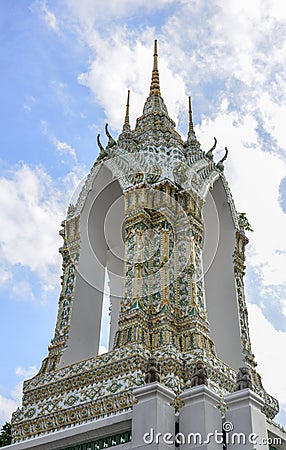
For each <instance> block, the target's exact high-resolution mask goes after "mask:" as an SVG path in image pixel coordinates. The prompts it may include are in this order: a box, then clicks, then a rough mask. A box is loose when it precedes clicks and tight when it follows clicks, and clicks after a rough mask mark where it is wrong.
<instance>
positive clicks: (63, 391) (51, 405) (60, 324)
mask: <svg viewBox="0 0 286 450" xmlns="http://www.w3.org/2000/svg"><path fill="white" fill-rule="evenodd" d="M129 108H130V92H129V91H128V96H127V105H126V114H125V119H124V124H123V128H122V132H121V134H120V135H119V136H118V139H117V140H115V139H114V138H113V137H112V136H111V134H110V132H109V129H108V125H106V127H105V132H106V135H107V138H108V143H107V145H106V146H105V147H104V146H103V145H102V144H101V141H100V136H99V135H98V138H97V141H98V145H99V148H100V152H99V156H98V158H97V160H96V162H95V164H94V165H93V167H92V169H91V171H90V173H89V174H88V176H87V178H86V181H85V184H84V186H83V188H82V190H81V192H80V194H79V197H78V199H77V201H76V203H75V204H72V205H70V206H69V208H68V213H67V217H66V220H65V221H63V223H62V229H61V231H60V234H61V236H62V237H63V246H62V248H61V249H60V252H61V254H62V257H63V274H62V289H61V294H60V298H59V308H58V316H57V323H56V329H55V334H54V337H53V339H52V341H51V344H50V346H49V351H48V356H47V357H46V358H45V359H44V361H43V363H42V366H41V369H40V371H39V373H38V374H37V375H36V376H35V377H34V378H32V379H31V380H28V381H26V382H25V384H24V396H23V406H22V407H21V408H20V409H18V410H17V411H16V412H15V413H14V415H13V440H14V442H18V441H24V440H27V439H31V438H34V437H37V438H38V439H41V438H40V436H42V437H43V438H42V439H46V441H41V442H42V444H41V445H42V447H39V448H56V447H49V446H48V443H47V442H51V439H50V438H48V437H47V436H58V434H57V433H60V432H61V431H60V430H68V432H69V433H70V436H73V431H72V430H74V433H75V434H77V433H81V431H78V430H81V429H82V428H80V425H82V426H86V427H88V426H89V427H90V430H92V429H94V428H93V427H97V428H96V429H99V428H100V427H101V428H100V429H102V430H103V429H105V428H104V427H105V424H107V422H108V420H109V421H110V420H111V419H110V416H111V417H113V418H115V419H114V420H115V422H116V420H118V421H119V422H120V420H121V421H125V422H124V423H125V425H124V426H125V428H124V427H123V428H122V427H121V428H120V430H121V431H120V432H122V433H123V431H124V433H125V438H124V441H120V442H119V441H118V440H117V441H116V439H118V433H117V435H116V436H117V437H116V439H115V438H114V439H115V441H114V443H113V444H110V442H111V441H110V442H109V441H108V442H109V444H110V445H118V444H120V443H124V442H125V443H126V442H128V441H130V439H131V434H130V433H131V432H130V430H131V428H130V427H131V425H130V423H131V422H130V421H133V422H132V423H137V422H138V421H139V419H138V417H141V416H140V414H142V410H140V404H141V403H140V402H141V401H142V398H144V399H145V400H144V402H145V401H146V402H147V403H148V402H149V401H150V402H151V403H150V405H151V406H150V407H151V409H152V408H153V407H152V404H153V403H152V401H153V400H152V401H151V400H150V399H152V398H153V397H152V395H153V394H154V392H156V395H155V394H154V395H155V397H154V398H157V400H156V401H158V402H159V403H158V404H157V403H156V405H159V404H160V405H161V404H163V403H164V402H165V403H164V404H166V405H168V407H167V406H166V408H167V409H165V410H164V411H165V412H166V411H167V412H166V417H168V418H170V417H173V419H172V420H173V422H174V424H175V423H178V420H177V419H176V417H180V414H181V413H180V411H181V409H184V407H185V408H188V407H189V406H188V405H191V400H189V397H188V395H189V394H187V393H188V392H189V391H192V389H195V388H194V386H195V385H196V381H194V380H196V379H200V377H199V375H196V373H197V371H198V370H199V369H198V366H199V365H201V367H202V368H203V371H205V373H207V378H208V382H207V384H208V387H205V388H202V389H201V390H198V394H197V395H199V396H201V397H200V398H202V399H205V400H202V401H205V402H206V404H207V405H208V406H207V408H213V409H214V408H215V409H216V413H215V415H212V417H220V418H221V410H220V409H218V408H217V406H218V405H220V406H221V409H222V410H224V408H225V409H226V408H227V404H228V403H227V402H229V404H231V405H232V404H233V403H232V402H234V403H235V401H236V400H233V398H232V397H231V396H232V395H234V394H233V392H234V391H235V389H237V372H238V370H239V368H241V367H246V368H247V371H248V375H247V376H248V377H249V380H250V379H251V385H250V384H249V383H250V381H249V383H248V385H247V387H248V388H249V387H250V386H251V394H249V392H250V390H249V389H246V390H247V395H248V396H249V395H250V397H251V395H253V396H254V397H253V398H252V397H251V399H252V400H251V401H252V403H251V405H254V406H253V408H254V409H255V408H256V409H255V411H256V410H257V411H258V409H259V408H260V409H261V408H262V413H260V412H259V414H262V416H263V417H264V419H263V420H264V421H265V420H266V419H265V418H267V420H268V421H269V422H271V420H272V419H273V417H274V416H275V415H276V414H277V412H278V409H279V408H278V402H277V401H276V400H275V399H274V398H273V397H271V396H270V395H269V394H267V393H266V392H265V390H264V388H263V386H262V383H261V379H260V376H259V374H258V373H257V371H256V363H255V360H254V356H253V353H252V351H251V343H250V338H249V327H248V318H247V308H246V302H245V296H244V281H243V277H244V271H245V246H246V244H247V242H248V239H247V237H246V234H245V229H246V228H247V221H246V219H245V216H244V215H243V214H239V213H238V212H237V211H236V208H235V205H234V202H233V198H232V196H231V192H230V189H229V186H228V183H227V180H226V178H225V175H224V161H225V160H226V157H227V153H228V150H227V149H225V156H224V157H223V158H222V159H221V160H220V161H218V162H215V156H214V152H215V148H216V144H217V142H216V139H215V143H214V145H213V147H212V148H211V149H210V150H208V151H206V152H205V151H204V150H202V149H201V146H200V143H199V142H198V140H197V138H196V134H195V131H194V126H193V117H192V105H191V99H190V98H189V130H188V134H187V139H186V140H183V139H182V137H181V136H180V135H179V133H178V132H177V131H176V126H175V123H174V122H173V120H172V119H171V118H170V117H169V115H168V111H167V107H166V105H165V103H164V100H163V98H162V96H161V92H160V81H159V70H158V54H157V42H156V41H155V45H154V62H153V70H152V78H151V86H150V93H149V96H148V98H147V100H146V102H145V105H144V108H143V114H142V115H141V116H140V117H139V118H138V119H137V121H136V126H135V128H134V129H131V126H130V123H129ZM107 280H108V284H109V292H105V291H106V289H105V287H106V284H107V283H106V282H107ZM107 297H109V302H110V330H109V351H108V352H107V353H105V354H101V355H98V350H99V343H100V333H101V322H102V305H103V301H104V299H106V298H107ZM150 358H151V359H150ZM152 358H153V363H152V362H150V361H152ZM154 361H155V362H154ZM152 364H153V365H154V367H155V369H156V370H155V372H156V373H157V375H158V376H157V378H156V377H155V378H156V380H157V382H156V380H155V382H154V385H153V384H152V383H151V384H150V386H151V385H152V386H153V387H149V386H147V385H146V386H145V382H146V380H148V376H147V375H148V373H149V372H148V370H149V369H148V370H147V368H148V367H150V365H151V366H152ZM152 367H153V366H152ZM146 371H147V375H146ZM149 375H150V373H149ZM196 377H197V378H196ZM150 379H151V381H152V380H153V379H152V377H151V378H150ZM153 381H154V380H153ZM158 381H160V383H158ZM199 384H201V383H199ZM202 384H206V383H204V382H202ZM152 389H153V390H152ZM204 389H205V390H204ZM248 391H249V392H248ZM192 392H194V391H192ZM210 392H211V393H210ZM242 392H244V391H242ZM229 395H230V399H229V398H228V397H227V396H229ZM148 396H149V397H148ZM156 396H157V397H156ZM250 397H249V398H250ZM247 398H248V397H247ZM206 399H207V400H206ZM210 399H211V400H210ZM257 399H258V400H257ZM154 401H155V400H154ZM192 401H193V400H192ZM247 401H248V400H247ZM249 401H250V400H249ZM160 402H161V403H160ZM259 402H261V403H259ZM147 403H146V404H147ZM235 404H236V403H235ZM184 405H185V406H184ZM223 405H224V406H223ZM257 405H258V406H257ZM259 405H261V407H260V406H259ZM192 407H193V408H195V407H196V406H192ZM258 407H259V408H258ZM158 408H159V406H158ZM231 408H232V406H231V407H230V409H231ZM250 409H251V408H250ZM250 409H249V410H250ZM138 411H139V412H138ZM184 411H187V409H185V410H184ZM231 411H232V409H231ZM251 411H252V410H251ZM146 414H147V415H148V411H147V412H146ZM164 414H165V413H164ZM172 414H173V416H172ZM206 414H207V413H206ZM257 414H258V413H257ZM122 417H123V419H122ZM185 417H186V418H187V417H188V414H185V413H184V412H182V415H181V418H182V419H181V420H182V422H181V423H182V424H184V423H185V422H184V420H185ZM259 417H260V416H259ZM116 418H117V419H116ZM119 418H121V419H120V420H119ZM140 420H141V419H140ZM142 420H143V419H142ZM144 420H145V419H144ZM144 420H143V422H144ZM154 420H155V419H154ZM156 420H157V419H156ZM166 420H167V419H166ZM168 420H169V419H168ZM172 420H171V419H170V424H171V423H173V422H172ZM186 420H187V419H186ZM216 420H217V419H216ZM219 420H220V419H219ZM105 421H107V422H105ZM128 421H129V422H130V423H129V422H128ZM176 421H177V422H176ZM127 422H128V423H129V425H127ZM139 422H140V421H139ZM108 423H109V422H108ZM116 423H117V422H116ZM120 423H121V422H120ZM122 423H123V422H122ZM140 423H141V422H140ZM166 423H167V422H166ZM168 423H169V422H168ZM261 423H262V422H261ZM83 424H85V425H83ZM98 424H101V425H98ZM106 426H107V425H106ZM170 426H171V425H170ZM182 426H183V425H182ZM98 427H99V428H98ZM132 427H133V425H132ZM132 430H133V428H132ZM265 430H266V428H265ZM117 431H118V430H117ZM135 432H136V430H135ZM97 433H99V431H97ZM122 433H121V434H122ZM124 433H123V434H124ZM126 433H127V434H126ZM128 433H129V434H128ZM123 434H122V435H123ZM103 435H104V433H103ZM97 436H100V433H99V434H97ZM105 436H106V432H105ZM49 439H50V441H49ZM81 439H82V442H87V439H88V438H87V437H86V436H85V437H82V438H81ZM102 439H103V438H102ZM122 439H123V438H122ZM103 441H104V439H103ZM103 441H102V442H103ZM27 442H29V441H27ZM71 442H72V443H74V442H80V440H77V441H72V438H71V440H70V441H69V443H71ZM104 442H105V443H102V444H96V446H95V444H90V447H87V446H86V447H78V448H86V449H87V448H103V447H108V446H110V445H109V444H108V442H107V441H104ZM136 442H137V444H136ZM138 442H139V441H138V436H135V435H134V430H133V431H132V447H134V448H135V447H140V445H139V444H138ZM45 445H46V447H45ZM61 445H62V446H60V445H59V447H58V448H65V447H63V444H61ZM84 445H85V444H84ZM86 445H87V444H86ZM92 445H93V447H92ZM100 445H102V446H103V447H100ZM130 445H131V444H130ZM142 445H143V444H142ZM21 448H22V447H21ZM23 448H29V447H23ZM35 448H38V447H35ZM66 448H68V446H67V445H66ZM70 448H76V447H71V444H70ZM154 448H155V447H154ZM206 448H207V447H206ZM213 448H216V447H213Z"/></svg>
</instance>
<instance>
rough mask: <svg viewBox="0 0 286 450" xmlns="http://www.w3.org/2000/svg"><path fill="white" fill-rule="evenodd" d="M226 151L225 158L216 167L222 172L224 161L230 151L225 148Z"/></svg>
mask: <svg viewBox="0 0 286 450" xmlns="http://www.w3.org/2000/svg"><path fill="white" fill-rule="evenodd" d="M224 149H225V154H224V157H223V158H222V159H221V160H220V161H219V162H218V163H217V165H216V167H217V169H219V170H220V171H221V172H223V170H224V165H223V163H224V161H225V160H226V158H227V155H228V149H227V147H225V148H224Z"/></svg>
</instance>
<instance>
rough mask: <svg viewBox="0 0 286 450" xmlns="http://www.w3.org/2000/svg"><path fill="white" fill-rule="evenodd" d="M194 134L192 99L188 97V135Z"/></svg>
mask: <svg viewBox="0 0 286 450" xmlns="http://www.w3.org/2000/svg"><path fill="white" fill-rule="evenodd" d="M193 132H194V124H193V111H192V98H191V97H189V133H193Z"/></svg>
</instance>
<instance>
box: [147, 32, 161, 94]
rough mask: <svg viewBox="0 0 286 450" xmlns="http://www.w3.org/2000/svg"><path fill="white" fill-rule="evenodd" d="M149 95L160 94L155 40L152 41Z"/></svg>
mask: <svg viewBox="0 0 286 450" xmlns="http://www.w3.org/2000/svg"><path fill="white" fill-rule="evenodd" d="M151 95H161V92H160V81H159V70H158V53H157V40H155V41H154V61H153V70H152V79H151V86H150V94H149V96H151Z"/></svg>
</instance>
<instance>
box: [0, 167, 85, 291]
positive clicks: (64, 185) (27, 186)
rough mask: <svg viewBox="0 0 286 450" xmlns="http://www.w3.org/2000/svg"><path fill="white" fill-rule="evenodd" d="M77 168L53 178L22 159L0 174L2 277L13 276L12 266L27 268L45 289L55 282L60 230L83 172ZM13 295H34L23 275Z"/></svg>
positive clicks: (56, 278) (5, 279)
mask: <svg viewBox="0 0 286 450" xmlns="http://www.w3.org/2000/svg"><path fill="white" fill-rule="evenodd" d="M80 172H81V170H80V168H79V167H76V168H75V170H74V171H72V172H70V173H68V174H67V175H66V177H65V178H63V179H60V180H53V179H52V178H51V177H50V176H49V175H48V174H47V173H46V172H45V170H44V169H43V168H42V167H39V166H37V167H35V168H31V167H29V166H28V165H26V164H23V165H22V166H19V167H18V168H17V169H15V170H14V171H11V173H10V174H9V177H1V178H0V190H1V193H2V195H1V197H0V208H1V216H0V228H1V230H2V231H1V236H0V247H1V253H2V256H1V263H2V265H4V266H5V270H4V271H3V269H1V270H2V272H1V273H2V281H6V282H7V281H8V280H11V273H12V272H13V267H17V266H19V265H20V266H23V267H28V268H29V269H30V271H31V272H33V273H35V274H36V275H37V276H38V277H39V279H40V280H41V281H42V282H43V284H44V286H43V288H44V290H46V291H49V290H51V289H52V286H55V285H56V284H57V283H58V274H59V269H60V262H61V258H60V255H59V253H58V248H59V247H60V245H62V238H61V237H60V236H59V234H58V230H59V228H60V224H61V221H62V220H63V218H64V217H65V209H66V206H67V204H68V201H69V199H70V196H71V194H72V192H73V190H74V188H75V186H77V184H78V181H79V179H80V176H81V175H82V174H81V173H80ZM12 289H13V292H14V294H15V295H17V296H19V295H20V296H23V295H24V294H25V295H27V296H28V297H33V294H32V291H31V287H30V286H29V284H28V283H27V281H26V280H24V279H23V280H22V281H21V280H20V281H18V282H17V285H15V286H13V287H12Z"/></svg>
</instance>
